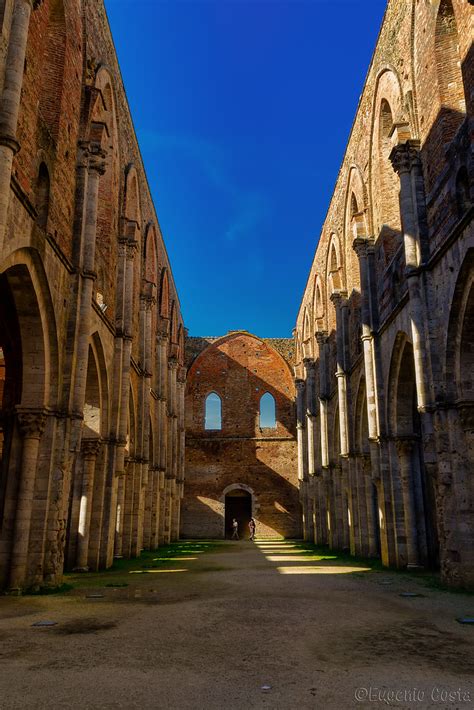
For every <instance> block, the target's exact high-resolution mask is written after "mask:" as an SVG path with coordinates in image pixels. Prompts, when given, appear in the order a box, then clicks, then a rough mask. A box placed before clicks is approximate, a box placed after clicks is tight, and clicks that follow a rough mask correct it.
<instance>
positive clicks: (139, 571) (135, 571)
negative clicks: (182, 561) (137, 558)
mask: <svg viewBox="0 0 474 710" xmlns="http://www.w3.org/2000/svg"><path fill="white" fill-rule="evenodd" d="M158 572H160V573H161V574H165V573H166V574H168V573H169V572H189V570H187V569H132V570H130V572H129V574H157V573H158Z"/></svg>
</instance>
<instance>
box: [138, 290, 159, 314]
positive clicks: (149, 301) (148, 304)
mask: <svg viewBox="0 0 474 710" xmlns="http://www.w3.org/2000/svg"><path fill="white" fill-rule="evenodd" d="M140 303H141V304H142V305H143V309H144V310H145V311H151V310H153V306H154V305H155V304H156V298H155V297H154V296H150V295H149V294H148V293H141V294H140Z"/></svg>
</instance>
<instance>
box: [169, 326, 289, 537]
mask: <svg viewBox="0 0 474 710" xmlns="http://www.w3.org/2000/svg"><path fill="white" fill-rule="evenodd" d="M203 341H205V342H206V345H205V346H204V347H203ZM280 345H281V348H280V350H282V351H283V352H287V353H291V347H290V346H289V345H288V347H284V346H285V343H284V342H283V341H280ZM186 351H187V353H188V356H189V360H192V364H191V365H190V367H189V370H188V378H187V386H186V405H185V411H186V486H185V491H184V499H183V508H182V535H183V536H185V537H212V538H216V537H217V538H219V537H223V535H224V516H225V502H226V500H225V496H226V492H232V491H235V490H239V489H240V490H243V491H247V492H249V493H250V494H251V499H252V511H253V515H254V517H255V518H256V521H257V536H262V537H278V536H283V537H298V536H299V535H300V532H301V511H300V505H299V500H298V489H297V480H296V441H295V410H294V384H293V378H292V372H291V369H290V366H289V362H288V361H287V360H285V359H283V357H282V356H281V355H280V353H279V352H277V351H276V349H275V348H274V347H273V346H272V345H271V344H270V341H268V340H265V339H260V338H257V337H255V336H254V335H251V334H250V333H247V332H246V331H242V332H231V333H229V334H228V335H227V336H224V337H222V338H212V339H202V338H188V339H187V342H186ZM210 393H215V394H217V395H218V396H219V397H220V400H221V428H220V429H216V430H209V429H206V428H205V427H206V422H205V412H206V399H207V397H208V396H209V394H210ZM265 393H270V394H271V395H272V396H273V397H274V400H275V405H276V427H275V428H262V427H261V422H260V417H259V411H260V400H261V397H262V396H263V395H264V394H265ZM266 423H268V422H266ZM245 532H246V531H245Z"/></svg>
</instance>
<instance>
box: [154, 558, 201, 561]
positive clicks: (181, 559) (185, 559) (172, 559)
mask: <svg viewBox="0 0 474 710" xmlns="http://www.w3.org/2000/svg"><path fill="white" fill-rule="evenodd" d="M188 560H197V557H154V558H153V562H158V561H160V562H163V561H166V562H187V561H188Z"/></svg>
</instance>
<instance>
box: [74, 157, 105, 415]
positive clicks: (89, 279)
mask: <svg viewBox="0 0 474 710" xmlns="http://www.w3.org/2000/svg"><path fill="white" fill-rule="evenodd" d="M83 154H84V157H85V158H86V159H88V180H87V195H86V207H85V222H84V229H83V236H82V241H83V249H82V263H81V275H82V288H81V295H80V306H79V319H78V323H79V326H78V331H77V336H76V337H77V349H76V372H75V382H74V394H73V411H74V413H81V414H82V412H83V409H84V399H85V394H86V382H87V364H88V354H89V339H90V327H91V326H90V323H91V308H92V294H93V286H94V281H95V279H96V273H95V270H94V269H95V246H96V231H97V203H98V198H99V180H100V176H101V175H103V174H104V173H105V155H106V154H105V151H103V150H102V149H101V148H100V146H97V145H92V144H90V145H88V147H87V148H83Z"/></svg>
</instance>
